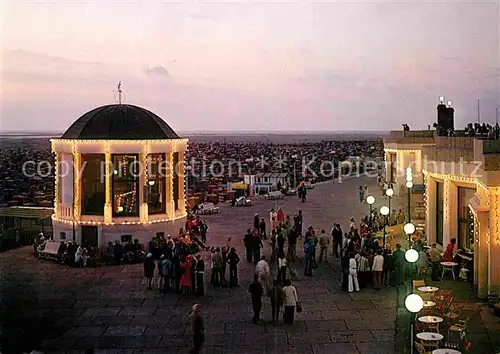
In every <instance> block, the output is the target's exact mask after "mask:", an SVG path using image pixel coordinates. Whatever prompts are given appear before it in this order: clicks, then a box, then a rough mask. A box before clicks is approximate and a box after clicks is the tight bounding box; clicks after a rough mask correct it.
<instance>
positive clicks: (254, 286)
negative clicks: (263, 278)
mask: <svg viewBox="0 0 500 354" xmlns="http://www.w3.org/2000/svg"><path fill="white" fill-rule="evenodd" d="M248 292H249V293H250V295H251V296H252V307H253V318H252V320H253V323H255V324H258V323H259V320H260V311H261V310H262V295H263V294H264V288H263V287H262V285H261V284H260V282H259V276H258V275H257V274H255V275H254V276H253V283H251V284H250V286H249V287H248Z"/></svg>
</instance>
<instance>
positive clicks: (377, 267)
mask: <svg viewBox="0 0 500 354" xmlns="http://www.w3.org/2000/svg"><path fill="white" fill-rule="evenodd" d="M372 272H373V283H374V288H375V289H377V290H380V289H382V275H383V274H384V257H383V256H382V251H380V250H378V251H377V255H376V256H375V258H373V265H372Z"/></svg>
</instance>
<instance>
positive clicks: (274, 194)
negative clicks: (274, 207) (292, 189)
mask: <svg viewBox="0 0 500 354" xmlns="http://www.w3.org/2000/svg"><path fill="white" fill-rule="evenodd" d="M264 198H265V199H266V200H276V199H283V198H285V196H284V195H283V193H281V192H280V191H276V192H269V193H267V194H266V195H265V197H264Z"/></svg>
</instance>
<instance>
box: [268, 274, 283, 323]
mask: <svg viewBox="0 0 500 354" xmlns="http://www.w3.org/2000/svg"><path fill="white" fill-rule="evenodd" d="M282 292H283V288H282V287H281V286H280V285H279V283H278V281H276V280H273V287H272V288H271V289H270V290H269V292H268V293H267V296H269V300H271V311H272V318H273V326H276V325H277V324H278V319H279V314H280V308H281V305H282V303H283V294H282Z"/></svg>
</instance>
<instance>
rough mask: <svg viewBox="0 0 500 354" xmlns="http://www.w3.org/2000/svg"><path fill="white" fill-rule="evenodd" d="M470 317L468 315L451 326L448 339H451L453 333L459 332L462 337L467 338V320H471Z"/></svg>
mask: <svg viewBox="0 0 500 354" xmlns="http://www.w3.org/2000/svg"><path fill="white" fill-rule="evenodd" d="M469 320H470V317H467V318H466V319H465V320H459V321H458V322H457V323H455V324H454V325H452V326H450V328H448V338H447V341H448V342H449V341H450V335H451V333H459V334H460V339H462V340H465V337H466V335H467V334H466V331H467V322H469Z"/></svg>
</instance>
